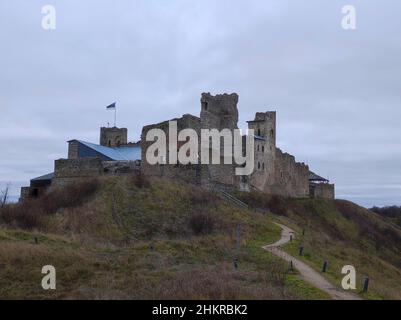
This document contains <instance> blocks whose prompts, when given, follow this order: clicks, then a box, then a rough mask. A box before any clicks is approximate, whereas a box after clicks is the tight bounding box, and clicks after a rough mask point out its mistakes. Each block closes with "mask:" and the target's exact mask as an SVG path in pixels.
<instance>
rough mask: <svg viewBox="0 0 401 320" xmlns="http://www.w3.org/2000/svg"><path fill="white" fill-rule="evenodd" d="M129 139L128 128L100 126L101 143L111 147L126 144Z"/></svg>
mask: <svg viewBox="0 0 401 320" xmlns="http://www.w3.org/2000/svg"><path fill="white" fill-rule="evenodd" d="M127 141H128V130H127V128H117V127H112V128H106V127H101V128H100V145H102V146H105V147H110V148H116V147H119V146H121V145H126V144H127Z"/></svg>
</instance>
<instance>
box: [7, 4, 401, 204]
mask: <svg viewBox="0 0 401 320" xmlns="http://www.w3.org/2000/svg"><path fill="white" fill-rule="evenodd" d="M46 4H51V5H53V6H54V7H55V9H56V30H50V31H49V30H47V31H46V30H44V29H43V28H42V25H41V21H42V17H43V15H42V13H41V9H42V6H43V5H46ZM346 4H351V5H354V6H355V8H356V14H357V16H356V18H357V20H356V27H357V29H356V30H344V29H343V28H342V27H341V20H342V18H343V14H342V12H341V9H342V6H343V5H346ZM400 13H401V2H400V1H399V0H393V1H383V0H381V1H378V0H376V1H373V0H372V1H369V0H363V1H354V0H349V1H348V0H347V1H336V0H330V1H328V0H327V1H321V0H319V1H312V0H308V1H306V0H305V1H297V0H292V1H290V0H277V1H262V0H260V1H249V0H247V1H245V0H242V1H234V0H226V1H222V0H213V1H205V0H202V1H195V0H193V1H173V0H169V1H166V0H159V1H155V0H144V1H133V0H129V1H128V0H127V1H122V0H120V1H111V0H110V1H99V0H96V1H95V0H93V1H89V0H85V1H77V0H62V1H61V0H60V1H56V0H47V1H36V0H30V1H26V0H3V1H1V3H0V40H1V44H0V46H1V51H0V117H1V118H0V119H1V124H0V150H1V157H0V181H1V183H2V184H3V185H4V183H6V182H11V183H12V186H13V195H14V196H16V195H18V193H19V191H18V188H19V187H20V186H21V185H28V184H29V179H30V178H32V177H36V176H39V175H42V174H45V173H49V172H52V170H53V161H54V159H58V158H63V157H66V156H67V144H66V141H67V140H69V139H73V138H78V139H82V140H87V141H92V142H98V140H99V127H100V126H101V125H107V122H110V123H112V121H113V112H110V111H106V109H105V107H106V105H108V104H110V103H111V102H113V101H117V107H118V114H119V118H118V125H119V126H125V127H128V128H129V138H130V140H137V139H139V135H140V132H141V129H142V126H144V125H146V124H150V123H154V122H158V121H162V120H165V119H171V118H173V117H176V116H181V115H182V114H184V113H192V114H194V115H199V111H200V102H199V98H200V94H201V92H211V93H212V94H216V93H224V92H227V93H231V92H236V93H238V94H239V105H238V107H239V112H240V123H239V126H240V127H242V128H245V121H246V120H250V119H252V118H253V117H254V113H255V112H257V111H268V110H277V117H278V127H277V139H278V146H279V147H280V148H281V149H283V150H284V151H287V152H289V153H291V154H293V155H295V156H296V159H297V160H298V161H304V162H307V163H308V164H309V165H310V167H311V169H312V170H314V171H315V172H317V173H319V174H321V175H323V176H326V177H327V176H328V177H329V178H330V179H331V180H332V181H333V182H334V183H336V192H337V197H338V198H345V199H349V200H352V201H355V202H357V203H359V204H362V205H364V206H371V205H392V204H398V205H400V204H401V19H400Z"/></svg>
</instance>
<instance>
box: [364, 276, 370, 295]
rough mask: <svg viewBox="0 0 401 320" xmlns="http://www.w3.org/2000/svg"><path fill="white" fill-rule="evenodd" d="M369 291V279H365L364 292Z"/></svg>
mask: <svg viewBox="0 0 401 320" xmlns="http://www.w3.org/2000/svg"><path fill="white" fill-rule="evenodd" d="M368 289H369V277H366V278H365V281H364V282H363V292H365V293H366V292H368Z"/></svg>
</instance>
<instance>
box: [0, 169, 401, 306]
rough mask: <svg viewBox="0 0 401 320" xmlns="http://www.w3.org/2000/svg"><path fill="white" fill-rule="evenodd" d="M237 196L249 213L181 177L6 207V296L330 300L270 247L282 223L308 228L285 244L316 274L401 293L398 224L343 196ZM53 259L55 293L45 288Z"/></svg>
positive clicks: (92, 184)
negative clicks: (352, 275) (353, 273)
mask: <svg viewBox="0 0 401 320" xmlns="http://www.w3.org/2000/svg"><path fill="white" fill-rule="evenodd" d="M237 196H238V197H241V199H242V200H243V201H244V202H247V203H248V204H249V206H250V208H252V209H244V208H238V207H236V206H234V205H232V204H230V203H229V202H227V201H226V200H225V199H223V198H220V197H219V196H218V194H216V193H213V192H210V191H207V190H204V189H201V188H199V187H197V186H193V185H190V184H185V183H183V182H177V181H171V180H164V179H150V180H149V179H147V178H144V177H142V176H139V177H114V178H106V179H101V180H93V181H86V182H82V183H77V184H75V185H71V186H70V187H68V188H66V189H53V190H51V191H50V192H49V193H48V194H46V195H45V196H43V197H42V198H40V199H37V200H30V201H25V202H23V203H19V204H12V205H6V206H3V207H2V208H1V209H0V298H7V299H15V298H35V299H45V298H61V299H74V298H78V299H328V298H329V296H328V295H327V294H325V293H323V292H322V291H320V290H318V289H316V288H314V287H312V286H311V285H309V284H307V283H305V282H304V281H303V280H302V279H301V278H300V277H299V275H298V274H297V272H295V271H291V270H290V268H289V265H288V263H286V262H284V261H282V260H281V259H279V258H278V257H275V256H273V255H271V254H270V253H268V252H266V251H264V250H263V249H262V246H264V245H266V244H269V243H273V242H275V241H276V240H277V239H279V238H280V228H279V227H278V226H277V225H276V224H275V223H274V222H281V223H283V224H286V225H288V226H290V227H292V228H293V229H294V230H296V231H297V232H298V234H299V235H301V234H302V231H301V230H302V229H305V235H304V236H302V237H298V238H296V240H295V241H294V242H292V243H291V244H289V245H288V247H286V248H285V249H286V250H288V251H289V252H290V253H292V254H294V255H295V254H296V251H297V247H298V246H299V245H300V244H301V243H302V244H303V245H304V246H305V255H304V256H303V257H301V258H302V259H304V260H305V261H306V262H307V263H309V264H310V265H312V266H313V267H315V268H316V269H319V268H320V264H321V262H322V260H325V259H326V260H328V261H329V263H330V268H329V272H328V273H327V274H326V275H325V276H327V278H328V279H329V280H330V281H331V282H332V283H339V280H340V278H341V274H340V273H339V272H338V269H339V267H340V266H341V265H342V264H353V265H354V266H355V267H356V269H357V273H358V281H360V279H361V276H362V275H364V274H365V273H366V274H369V275H370V276H371V279H372V281H371V288H370V290H369V293H368V294H367V295H362V296H363V297H365V298H394V299H396V298H400V296H399V293H400V288H401V276H400V267H401V263H400V257H399V255H397V254H395V253H396V252H398V253H399V252H400V243H401V241H400V231H399V230H398V229H396V228H395V227H394V226H393V225H390V224H388V223H387V222H386V221H384V220H383V219H382V218H381V217H380V216H378V215H376V214H374V213H371V212H370V211H367V210H365V209H362V208H360V207H357V206H355V205H354V204H351V203H348V202H344V201H334V202H333V201H324V200H310V199H298V200H295V199H282V198H278V197H267V196H266V195H263V194H257V193H256V194H255V193H253V194H239V195H237ZM267 212H270V213H267ZM272 212H274V214H273V213H272ZM238 230H240V232H238ZM238 233H240V237H238ZM48 264H50V265H53V266H55V268H56V270H57V289H56V290H54V291H45V290H43V289H42V288H41V279H42V277H43V275H42V274H41V268H42V266H44V265H48Z"/></svg>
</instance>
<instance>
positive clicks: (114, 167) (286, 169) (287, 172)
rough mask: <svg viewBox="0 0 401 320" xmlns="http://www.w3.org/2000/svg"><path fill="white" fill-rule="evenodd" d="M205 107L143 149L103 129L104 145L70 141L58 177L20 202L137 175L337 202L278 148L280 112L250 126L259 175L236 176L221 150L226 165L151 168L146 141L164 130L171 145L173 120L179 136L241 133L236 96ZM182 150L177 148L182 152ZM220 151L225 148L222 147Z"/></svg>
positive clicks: (39, 182) (121, 132)
mask: <svg viewBox="0 0 401 320" xmlns="http://www.w3.org/2000/svg"><path fill="white" fill-rule="evenodd" d="M200 104H201V111H200V116H199V117H197V116H194V115H190V114H185V115H183V116H182V117H181V118H175V119H171V120H166V121H163V122H161V123H157V124H151V125H146V126H144V127H143V128H142V133H141V141H140V142H138V143H128V130H127V129H126V128H116V127H112V128H104V127H103V128H101V129H100V144H93V143H89V142H85V141H81V140H70V141H68V146H69V147H68V158H67V159H59V160H56V161H55V165H54V173H50V174H47V175H45V176H42V177H38V178H35V179H32V180H31V184H30V186H29V187H24V188H22V189H21V199H25V198H29V197H37V196H40V195H41V194H43V192H45V191H46V190H47V188H49V187H50V186H52V185H65V184H68V183H69V182H73V181H76V180H79V179H88V178H92V177H98V176H105V175H135V174H143V175H145V176H163V177H167V178H171V179H181V180H185V181H187V182H190V183H193V184H197V185H200V186H202V187H205V188H209V189H219V190H225V191H230V190H241V191H246V192H252V191H259V192H263V193H266V194H276V195H281V196H287V197H315V198H329V199H333V198H334V184H330V183H329V181H328V180H327V179H325V178H322V177H320V176H319V175H317V174H315V173H313V172H311V171H310V170H309V167H308V166H307V165H306V164H304V163H299V162H296V160H295V157H294V156H292V155H290V154H288V153H284V152H282V151H281V150H280V149H279V148H277V146H276V112H275V111H267V112H257V113H256V115H255V118H254V119H253V120H250V121H248V122H247V123H248V128H249V129H253V130H254V135H253V137H252V138H253V139H254V170H253V172H252V173H251V174H250V175H248V176H238V175H235V165H234V164H225V162H224V159H223V157H224V155H223V150H222V149H220V150H218V151H219V154H220V157H221V158H222V159H221V161H220V163H221V164H199V163H189V164H181V163H177V164H167V163H164V162H163V161H161V162H160V163H158V164H156V165H154V164H150V163H148V162H147V160H146V156H145V155H146V150H147V149H148V147H149V146H150V145H151V144H152V142H149V141H146V134H147V133H148V131H149V130H151V129H155V128H157V129H161V130H163V131H164V132H165V134H166V137H167V144H168V143H169V133H170V132H169V122H170V121H172V120H175V121H176V123H177V129H178V131H180V130H183V129H189V128H190V129H193V130H195V131H196V132H197V134H198V136H200V131H201V129H217V130H219V131H220V130H222V129H228V130H234V129H238V107H237V104H238V95H237V94H235V93H233V94H220V95H215V96H213V95H211V94H210V93H203V94H202V96H201V99H200ZM243 138H245V137H243ZM181 145H182V143H180V142H178V143H177V146H176V147H177V152H178V151H179V149H180V147H181ZM220 148H223V147H222V145H221V146H220ZM168 152H169V151H167V157H169V154H168Z"/></svg>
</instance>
